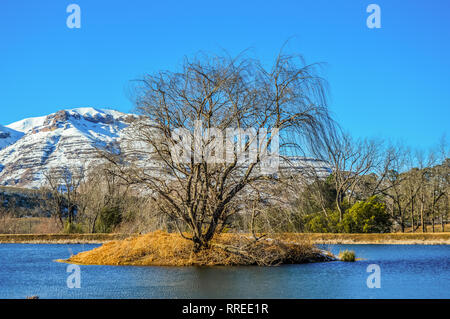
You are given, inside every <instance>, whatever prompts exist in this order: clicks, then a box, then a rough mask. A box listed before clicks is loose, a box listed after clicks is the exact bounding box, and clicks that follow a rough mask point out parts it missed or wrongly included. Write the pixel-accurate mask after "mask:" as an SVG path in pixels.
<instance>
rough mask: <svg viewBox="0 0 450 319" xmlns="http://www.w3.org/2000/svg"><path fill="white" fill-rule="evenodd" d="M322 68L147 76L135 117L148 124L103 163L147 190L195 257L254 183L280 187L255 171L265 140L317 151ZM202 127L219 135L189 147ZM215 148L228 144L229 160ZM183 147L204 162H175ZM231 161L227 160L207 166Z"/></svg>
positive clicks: (211, 63) (326, 121)
mask: <svg viewBox="0 0 450 319" xmlns="http://www.w3.org/2000/svg"><path fill="white" fill-rule="evenodd" d="M318 66H319V65H317V64H312V65H306V64H305V63H304V62H303V60H302V59H301V57H299V56H291V55H283V54H280V55H279V56H278V57H277V58H276V61H275V64H274V66H273V67H272V68H271V69H270V70H267V69H265V68H264V67H263V66H262V65H261V63H259V62H258V61H255V60H252V59H247V58H244V57H242V56H239V57H237V58H235V59H233V58H230V57H228V56H225V57H220V56H217V57H207V56H200V57H197V58H195V59H192V60H190V59H186V60H185V61H184V63H183V66H182V70H181V71H180V72H169V71H165V72H159V73H155V74H152V75H147V76H146V77H145V78H144V79H143V80H142V81H140V82H139V85H138V87H137V91H136V106H137V110H138V111H139V113H140V114H142V115H143V116H144V118H143V119H141V120H140V121H137V122H135V123H133V125H131V126H130V128H129V129H128V138H126V139H125V140H124V142H123V143H124V144H123V145H126V146H123V147H122V150H121V152H119V153H114V152H110V153H107V154H105V156H106V157H107V158H108V159H109V161H110V162H111V163H114V164H115V165H116V166H117V167H119V168H120V176H121V178H123V179H124V180H125V181H127V183H129V184H133V185H139V186H141V187H144V188H145V189H146V191H147V192H148V194H149V196H152V198H153V199H154V201H153V203H154V205H155V209H158V210H159V211H161V212H163V213H164V214H167V215H168V216H169V217H170V218H171V219H172V220H174V221H175V222H176V225H177V229H178V231H179V232H180V234H181V235H182V236H183V237H185V238H187V239H189V240H192V241H193V243H194V250H195V251H198V250H200V249H201V248H204V247H207V246H208V245H209V241H210V240H211V239H212V238H213V236H214V234H215V233H217V232H218V231H220V230H221V229H222V228H223V225H225V224H226V223H227V220H228V219H229V217H230V216H231V215H232V214H234V213H235V212H236V211H238V210H239V209H240V207H241V205H240V204H239V199H240V200H245V198H243V197H245V196H243V195H244V194H246V192H250V191H251V190H250V187H249V186H250V185H254V184H255V183H261V182H263V181H265V180H271V181H272V182H276V181H277V178H276V174H272V175H267V174H263V173H262V171H261V168H262V166H263V165H262V162H263V161H264V158H263V155H261V154H262V153H263V152H262V151H263V150H271V148H272V147H273V143H272V139H273V135H272V134H271V133H270V132H274V129H276V130H278V131H279V138H280V149H281V150H282V151H286V153H285V155H291V154H293V150H299V149H301V150H303V151H304V152H307V149H308V150H309V151H311V152H312V151H315V152H316V153H317V152H318V151H320V149H321V148H322V146H323V141H324V140H325V139H326V138H327V134H328V133H329V131H330V130H332V129H333V122H332V120H331V119H330V117H329V115H328V109H327V105H326V92H325V81H324V80H323V79H322V78H321V77H320V76H319V75H318ZM198 121H200V122H201V123H202V125H203V127H202V128H203V129H204V130H205V131H206V132H212V131H213V130H214V129H217V130H216V133H217V132H219V133H222V134H216V135H213V134H205V135H204V136H203V137H202V139H203V140H202V143H201V146H199V145H198V144H196V143H190V144H189V143H188V144H189V145H186V144H187V141H189V140H191V141H194V140H195V136H196V135H195V132H196V129H198V128H196V123H198ZM180 128H182V129H184V130H185V131H187V132H188V136H184V139H180V137H179V136H177V135H174V134H173V132H174V130H176V129H180ZM227 129H234V130H238V131H237V132H240V133H239V134H237V135H236V136H237V137H236V140H237V143H236V140H235V139H234V138H232V139H231V140H230V139H228V140H227V139H225V138H224V136H226V131H227ZM260 129H265V130H266V131H267V132H268V134H267V135H266V136H264V137H263V138H261V136H260V137H259V138H257V137H255V136H254V135H253V134H249V132H251V131H252V130H254V131H256V132H258V130H260ZM127 141H128V142H127ZM220 142H223V144H225V145H227V146H230V145H231V146H232V150H233V152H231V153H232V154H230V152H229V150H230V149H229V148H227V150H226V151H225V150H223V149H221V148H220V147H219V146H218V145H220V144H221V143H220ZM255 142H256V143H258V150H259V152H258V153H257V154H256V155H255V156H254V157H253V155H252V154H249V150H250V149H251V146H252V145H254V143H255ZM180 143H181V144H183V145H184V147H185V148H187V150H188V151H192V153H191V154H200V156H188V158H187V160H185V161H180V160H179V159H180V154H178V152H176V151H174V149H175V148H176V147H177V146H179V145H180ZM287 150H290V151H287ZM227 155H228V156H230V157H228V158H229V159H230V160H225V161H220V160H217V161H215V162H214V163H212V162H211V161H210V159H211V157H217V158H221V157H222V158H227ZM149 163H158V165H159V166H158V167H157V168H155V167H153V168H152V167H149ZM156 171H157V172H158V173H155V172H156ZM259 185H260V184H259ZM268 187H270V186H268ZM253 189H256V188H253ZM183 230H187V233H184V232H183Z"/></svg>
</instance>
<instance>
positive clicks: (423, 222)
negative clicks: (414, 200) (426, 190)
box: [420, 202, 427, 233]
mask: <svg viewBox="0 0 450 319" xmlns="http://www.w3.org/2000/svg"><path fill="white" fill-rule="evenodd" d="M423 210H424V209H423V202H422V203H421V205H420V224H421V225H422V233H425V232H426V231H427V229H426V227H425V221H424V219H423V213H424V211H423Z"/></svg>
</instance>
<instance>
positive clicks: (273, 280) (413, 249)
mask: <svg viewBox="0 0 450 319" xmlns="http://www.w3.org/2000/svg"><path fill="white" fill-rule="evenodd" d="M98 246H99V245H81V244H76V245H74V244H69V245H63V244H0V298H26V297H27V296H35V295H37V296H39V297H40V298H450V246H446V245H328V246H322V248H325V249H328V250H331V251H332V252H334V253H339V251H342V250H345V249H350V250H354V251H355V252H356V255H357V257H359V258H362V260H360V261H357V262H354V263H346V262H327V263H314V264H301V265H283V266H279V267H257V266H245V267H135V266H80V270H81V272H80V278H81V288H68V285H67V278H68V277H69V276H70V275H71V273H69V272H67V267H68V265H67V264H63V263H58V262H54V260H55V259H60V258H68V257H69V256H70V255H71V254H76V253H78V252H81V251H85V250H89V249H92V248H95V247H98ZM370 264H376V265H378V266H379V267H380V284H381V287H380V288H369V287H368V286H367V278H368V276H369V275H371V273H369V272H367V267H368V266H369V265H370Z"/></svg>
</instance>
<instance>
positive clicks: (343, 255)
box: [339, 250, 356, 262]
mask: <svg viewBox="0 0 450 319" xmlns="http://www.w3.org/2000/svg"><path fill="white" fill-rule="evenodd" d="M339 260H341V261H349V262H353V261H355V260H356V258H355V252H354V251H353V250H344V251H343V252H340V253H339Z"/></svg>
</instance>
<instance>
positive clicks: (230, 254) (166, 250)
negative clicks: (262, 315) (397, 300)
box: [59, 231, 333, 266]
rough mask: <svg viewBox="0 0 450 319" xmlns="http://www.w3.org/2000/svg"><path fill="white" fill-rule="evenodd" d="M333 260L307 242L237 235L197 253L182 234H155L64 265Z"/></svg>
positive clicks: (84, 254) (105, 247)
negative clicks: (256, 239) (255, 239)
mask: <svg viewBox="0 0 450 319" xmlns="http://www.w3.org/2000/svg"><path fill="white" fill-rule="evenodd" d="M331 260H333V258H332V257H331V256H330V255H328V254H325V253H324V252H322V251H320V250H319V249H317V248H316V247H314V246H313V245H310V244H307V243H292V242H283V241H280V240H275V239H260V240H258V241H256V242H255V241H254V240H253V239H252V238H250V237H248V236H242V235H237V234H230V233H227V234H220V235H217V236H216V237H215V238H214V239H213V241H212V242H211V245H210V247H209V248H207V249H203V250H201V251H200V252H198V253H194V252H193V243H192V242H191V241H189V240H186V239H183V238H182V237H181V236H180V235H179V234H174V233H166V232H163V231H155V232H152V233H148V234H145V235H140V236H135V237H130V238H127V239H125V240H118V241H112V242H109V243H105V244H104V245H102V246H100V247H98V248H95V249H93V250H90V251H86V252H82V253H79V254H77V255H75V256H72V257H70V258H69V259H67V260H59V261H62V262H68V263H74V264H84V265H136V266H192V265H199V266H214V265H224V266H232V265H260V266H273V265H279V264H287V263H290V264H293V263H307V262H318V261H331Z"/></svg>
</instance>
